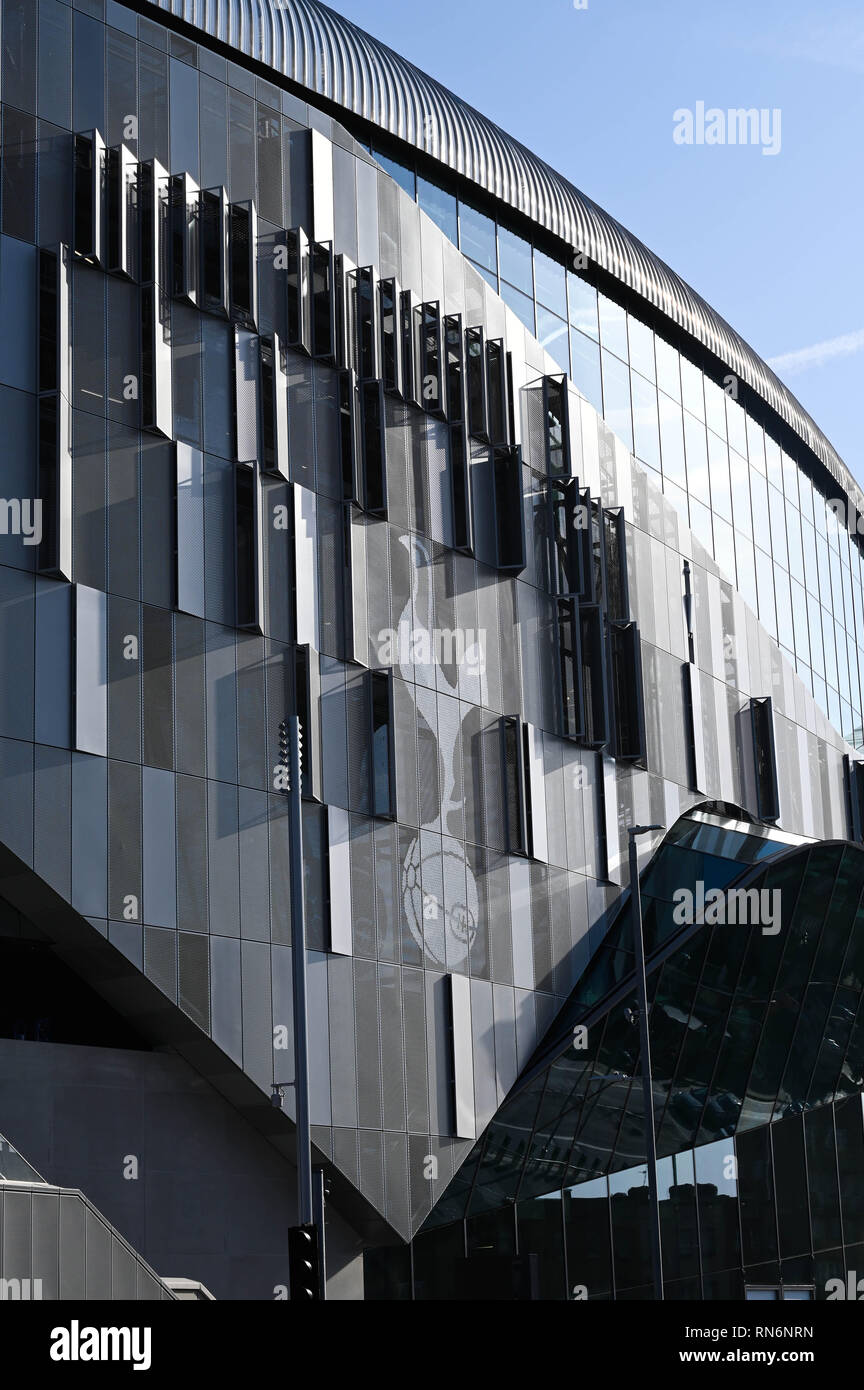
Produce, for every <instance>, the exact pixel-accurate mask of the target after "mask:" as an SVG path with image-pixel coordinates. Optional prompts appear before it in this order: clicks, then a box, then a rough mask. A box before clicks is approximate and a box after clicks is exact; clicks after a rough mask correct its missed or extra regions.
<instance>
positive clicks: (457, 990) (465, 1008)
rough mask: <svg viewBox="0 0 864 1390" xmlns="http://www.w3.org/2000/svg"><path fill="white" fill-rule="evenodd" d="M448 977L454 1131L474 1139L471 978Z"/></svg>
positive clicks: (475, 1127)
mask: <svg viewBox="0 0 864 1390" xmlns="http://www.w3.org/2000/svg"><path fill="white" fill-rule="evenodd" d="M447 979H448V981H449V992H450V1001H449V1002H450V1025H451V1036H452V1046H453V1100H454V1125H455V1130H454V1133H455V1134H456V1135H457V1136H458V1137H459V1138H460V1139H475V1138H476V1136H477V1118H476V1112H475V1102H474V1053H473V1045H472V1036H471V981H470V980H469V979H468V978H467V977H466V976H465V975H448V977H447Z"/></svg>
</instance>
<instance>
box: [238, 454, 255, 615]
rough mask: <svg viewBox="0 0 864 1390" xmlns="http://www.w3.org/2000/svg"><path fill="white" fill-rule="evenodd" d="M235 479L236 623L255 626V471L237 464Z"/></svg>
mask: <svg viewBox="0 0 864 1390" xmlns="http://www.w3.org/2000/svg"><path fill="white" fill-rule="evenodd" d="M234 480H235V494H234V495H235V506H236V510H235V518H234V521H235V537H236V548H235V557H236V566H237V569H236V574H237V591H236V592H237V626H238V627H255V626H256V624H257V621H258V613H257V607H258V605H257V584H256V575H255V472H254V470H253V469H252V468H247V467H245V466H244V465H242V464H238V465H237V466H236V468H235V470H234Z"/></svg>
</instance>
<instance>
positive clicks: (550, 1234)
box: [517, 1192, 567, 1300]
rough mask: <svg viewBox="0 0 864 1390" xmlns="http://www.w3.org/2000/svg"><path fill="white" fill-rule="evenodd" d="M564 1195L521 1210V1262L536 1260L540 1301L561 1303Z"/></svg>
mask: <svg viewBox="0 0 864 1390" xmlns="http://www.w3.org/2000/svg"><path fill="white" fill-rule="evenodd" d="M561 1201H562V1199H561V1194H560V1192H552V1193H550V1194H549V1195H548V1196H544V1197H537V1198H535V1199H534V1200H532V1201H528V1202H520V1203H519V1205H518V1207H517V1219H518V1224H519V1257H520V1259H524V1258H526V1257H527V1258H528V1259H529V1260H530V1259H531V1257H532V1256H536V1260H537V1282H536V1294H535V1296H536V1298H537V1299H543V1300H550V1299H551V1300H559V1299H564V1298H566V1296H567V1291H566V1289H565V1287H564V1222H563V1216H562V1206H561Z"/></svg>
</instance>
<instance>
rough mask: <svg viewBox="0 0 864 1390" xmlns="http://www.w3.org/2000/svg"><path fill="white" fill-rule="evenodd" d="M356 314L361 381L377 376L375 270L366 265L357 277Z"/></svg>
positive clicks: (358, 363) (358, 365)
mask: <svg viewBox="0 0 864 1390" xmlns="http://www.w3.org/2000/svg"><path fill="white" fill-rule="evenodd" d="M355 287H356V288H355V295H356V298H355V315H356V324H357V375H358V377H359V378H360V380H361V381H370V380H372V379H373V378H375V377H377V375H378V370H377V366H378V364H377V353H376V351H375V347H376V334H375V272H374V270H373V269H372V267H371V266H364V267H363V268H362V269H360V270H358V271H357V274H356V277H355Z"/></svg>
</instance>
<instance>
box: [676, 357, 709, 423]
mask: <svg viewBox="0 0 864 1390" xmlns="http://www.w3.org/2000/svg"><path fill="white" fill-rule="evenodd" d="M681 397H682V403H683V405H684V408H685V410H689V411H690V413H691V415H695V416H696V418H697V420H704V419H705V391H704V386H703V381H702V373H701V372H700V370H699V368H698V367H694V366H693V363H692V362H688V360H687V358H686V357H682V358H681Z"/></svg>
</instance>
